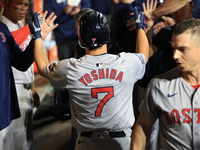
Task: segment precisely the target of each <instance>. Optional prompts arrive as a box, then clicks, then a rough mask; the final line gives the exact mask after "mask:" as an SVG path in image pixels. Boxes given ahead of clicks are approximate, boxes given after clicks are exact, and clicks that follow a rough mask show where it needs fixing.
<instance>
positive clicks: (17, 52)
mask: <svg viewBox="0 0 200 150" xmlns="http://www.w3.org/2000/svg"><path fill="white" fill-rule="evenodd" d="M0 32H1V39H2V42H3V43H2V45H1V46H2V48H4V49H6V50H7V52H6V53H4V56H5V57H9V58H10V63H11V66H13V67H15V68H16V69H18V70H20V71H26V70H27V69H28V68H29V67H30V65H31V64H32V63H33V61H34V55H33V44H29V46H28V47H27V49H26V50H25V51H22V50H21V49H20V47H19V45H18V44H16V42H15V40H14V38H13V36H12V34H11V33H10V31H9V30H8V28H7V26H6V25H5V24H4V23H1V24H0ZM4 36H5V37H4ZM4 38H5V41H4ZM4 52H5V51H4Z"/></svg>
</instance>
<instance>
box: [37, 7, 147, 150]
mask: <svg viewBox="0 0 200 150" xmlns="http://www.w3.org/2000/svg"><path fill="white" fill-rule="evenodd" d="M144 18H145V17H144V16H143V15H142V14H140V13H139V14H138V13H136V15H135V20H137V21H136V23H135V24H136V27H137V29H138V30H137V33H138V40H137V43H138V47H137V53H124V52H123V53H120V54H118V55H112V54H108V53H107V43H108V42H109V39H110V35H109V34H110V30H109V26H108V24H107V22H106V19H105V17H104V16H103V15H102V14H101V13H100V12H97V11H89V12H87V13H85V14H84V15H83V16H82V17H81V18H80V20H79V25H78V30H77V32H78V36H79V43H80V45H81V46H82V47H84V48H85V51H86V55H84V56H83V57H81V58H80V59H75V58H70V59H65V60H62V61H59V62H56V63H52V64H48V61H47V59H46V60H45V59H44V58H46V55H45V52H43V53H42V51H41V50H38V51H35V52H37V53H40V55H35V61H36V64H37V67H38V71H39V73H40V74H41V75H42V76H44V77H46V78H48V79H49V80H50V82H51V84H52V85H53V86H54V87H56V88H66V89H68V91H69V94H70V106H71V113H72V119H71V121H72V126H73V127H74V128H75V129H76V130H77V133H78V137H77V142H76V148H75V149H76V150H80V149H81V150H94V149H95V150H129V149H130V139H131V138H130V136H131V133H132V130H131V127H132V126H133V123H134V120H135V119H134V113H133V107H132V90H133V86H134V83H135V82H136V81H137V80H139V79H141V78H142V76H143V75H144V71H145V64H146V61H148V53H149V52H148V41H147V38H146V33H145V31H144V30H145V25H146V24H145V23H144Z"/></svg>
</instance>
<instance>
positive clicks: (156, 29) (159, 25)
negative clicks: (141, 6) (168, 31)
mask: <svg viewBox="0 0 200 150" xmlns="http://www.w3.org/2000/svg"><path fill="white" fill-rule="evenodd" d="M162 20H163V21H161V22H158V23H157V24H155V25H154V26H153V33H154V34H157V33H158V32H159V31H160V30H161V29H162V28H164V27H168V26H173V25H174V24H175V23H176V22H175V21H174V19H172V18H171V17H166V16H162Z"/></svg>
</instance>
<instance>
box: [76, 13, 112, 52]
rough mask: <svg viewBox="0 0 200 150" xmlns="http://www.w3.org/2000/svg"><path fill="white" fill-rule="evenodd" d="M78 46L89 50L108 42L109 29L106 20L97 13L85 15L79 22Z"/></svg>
mask: <svg viewBox="0 0 200 150" xmlns="http://www.w3.org/2000/svg"><path fill="white" fill-rule="evenodd" d="M79 27H80V31H79V32H80V35H79V40H80V44H81V45H82V46H84V47H88V48H89V49H90V50H93V49H95V48H98V47H100V46H102V45H104V44H107V43H108V42H109V41H110V29H109V25H108V24H107V21H106V18H105V17H104V16H103V14H101V13H100V12H98V11H90V12H87V13H85V14H84V15H83V16H82V17H81V18H80V20H79Z"/></svg>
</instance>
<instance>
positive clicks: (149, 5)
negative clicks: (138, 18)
mask: <svg viewBox="0 0 200 150" xmlns="http://www.w3.org/2000/svg"><path fill="white" fill-rule="evenodd" d="M157 3H158V2H157V0H146V3H143V4H142V6H143V10H144V12H143V13H144V14H145V16H146V17H147V18H148V19H147V30H149V29H150V28H151V27H152V26H153V24H154V20H152V18H151V15H150V14H151V13H152V11H154V10H155V9H156V7H157Z"/></svg>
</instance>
